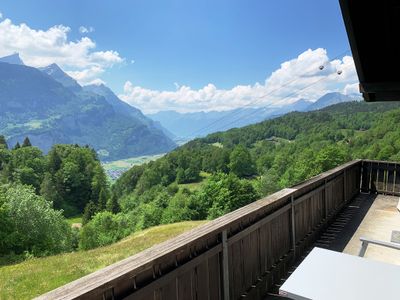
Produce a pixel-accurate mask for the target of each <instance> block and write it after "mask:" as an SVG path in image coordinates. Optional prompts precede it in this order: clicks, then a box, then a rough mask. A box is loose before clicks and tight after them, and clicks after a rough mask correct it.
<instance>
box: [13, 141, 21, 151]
mask: <svg viewBox="0 0 400 300" xmlns="http://www.w3.org/2000/svg"><path fill="white" fill-rule="evenodd" d="M19 148H21V145H20V144H19V142H17V143H16V144H15V146H14V148H13V149H14V150H17V149H19Z"/></svg>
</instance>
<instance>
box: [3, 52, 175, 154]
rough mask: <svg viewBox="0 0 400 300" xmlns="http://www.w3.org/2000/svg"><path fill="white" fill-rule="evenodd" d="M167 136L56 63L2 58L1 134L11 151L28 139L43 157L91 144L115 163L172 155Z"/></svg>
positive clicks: (102, 87)
mask: <svg viewBox="0 0 400 300" xmlns="http://www.w3.org/2000/svg"><path fill="white" fill-rule="evenodd" d="M165 132H167V130H165V129H164V128H162V126H161V125H160V124H159V123H157V122H155V121H153V120H151V119H150V118H148V117H146V116H144V115H143V114H142V113H141V111H140V110H138V109H136V108H134V107H132V106H130V105H128V104H126V103H125V102H123V101H122V100H120V99H119V98H118V97H117V96H116V95H115V94H114V93H113V92H112V91H111V90H110V89H109V88H108V87H106V86H105V85H89V86H81V85H79V84H78V82H76V81H75V80H74V79H73V78H71V77H70V76H68V74H66V73H65V72H64V71H63V70H62V69H61V68H60V67H59V66H57V65H56V64H51V65H49V66H47V67H45V68H40V69H38V68H33V67H29V66H25V65H24V64H23V62H22V60H21V59H20V57H19V55H18V54H13V55H10V56H7V57H4V58H0V134H1V135H5V136H6V138H7V142H8V143H9V145H10V146H13V145H14V144H15V143H16V142H18V141H19V142H21V141H22V140H23V139H24V137H25V136H28V137H29V139H30V140H31V142H32V144H33V145H35V146H38V147H39V148H41V149H42V150H43V151H45V152H47V151H48V150H49V149H50V148H51V146H52V145H53V144H56V143H57V144H60V143H61V144H62V143H68V144H80V145H86V144H87V145H90V146H91V147H93V148H94V149H95V150H96V151H97V153H98V155H99V158H100V159H102V160H115V159H121V158H127V157H132V156H139V155H150V154H158V153H164V152H168V151H170V150H172V149H173V148H174V147H176V144H175V142H173V141H172V139H171V138H170V137H168V136H167V135H166V133H165Z"/></svg>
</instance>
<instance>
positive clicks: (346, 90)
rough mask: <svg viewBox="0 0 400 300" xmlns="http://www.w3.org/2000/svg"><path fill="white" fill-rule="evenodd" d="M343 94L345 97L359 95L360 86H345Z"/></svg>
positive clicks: (354, 84)
mask: <svg viewBox="0 0 400 300" xmlns="http://www.w3.org/2000/svg"><path fill="white" fill-rule="evenodd" d="M343 93H344V94H345V95H351V94H358V93H360V86H359V84H358V82H356V83H352V84H346V86H345V87H344V89H343Z"/></svg>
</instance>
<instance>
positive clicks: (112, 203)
mask: <svg viewBox="0 0 400 300" xmlns="http://www.w3.org/2000/svg"><path fill="white" fill-rule="evenodd" d="M107 210H108V211H110V212H112V213H114V214H116V213H118V212H120V207H119V203H118V199H117V197H116V196H115V195H112V196H111V197H110V198H109V199H108V200H107Z"/></svg>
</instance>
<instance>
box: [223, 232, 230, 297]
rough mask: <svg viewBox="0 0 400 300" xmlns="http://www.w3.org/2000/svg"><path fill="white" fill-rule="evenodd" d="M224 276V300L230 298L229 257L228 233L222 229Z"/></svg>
mask: <svg viewBox="0 0 400 300" xmlns="http://www.w3.org/2000/svg"><path fill="white" fill-rule="evenodd" d="M222 278H223V281H222V282H223V288H224V300H229V259H228V233H227V231H226V230H224V231H222Z"/></svg>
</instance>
